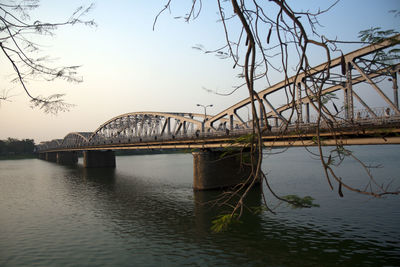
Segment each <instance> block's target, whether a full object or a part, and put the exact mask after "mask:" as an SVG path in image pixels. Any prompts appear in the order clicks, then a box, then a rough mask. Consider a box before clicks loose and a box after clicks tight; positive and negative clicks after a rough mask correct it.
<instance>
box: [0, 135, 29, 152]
mask: <svg viewBox="0 0 400 267" xmlns="http://www.w3.org/2000/svg"><path fill="white" fill-rule="evenodd" d="M34 149H35V142H34V141H33V139H23V140H19V139H15V138H8V139H7V140H0V155H2V156H7V155H23V154H25V155H26V154H33V152H34Z"/></svg>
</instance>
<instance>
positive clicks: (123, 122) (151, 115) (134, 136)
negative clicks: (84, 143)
mask: <svg viewBox="0 0 400 267" xmlns="http://www.w3.org/2000/svg"><path fill="white" fill-rule="evenodd" d="M196 118H200V119H201V120H199V119H196ZM202 120H204V115H201V114H197V113H172V112H171V113H169V112H131V113H125V114H122V115H119V116H116V117H114V118H112V119H110V120H108V121H106V122H105V123H103V124H102V125H100V126H99V127H98V128H97V129H96V130H95V131H94V132H93V133H92V135H91V136H90V137H89V144H91V145H97V144H106V143H115V142H119V143H121V142H138V141H139V142H140V141H144V140H160V139H173V138H175V137H179V136H187V135H195V134H196V133H199V132H200V131H201V130H202V125H203V121H202Z"/></svg>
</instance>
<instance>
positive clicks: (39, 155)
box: [38, 153, 46, 160]
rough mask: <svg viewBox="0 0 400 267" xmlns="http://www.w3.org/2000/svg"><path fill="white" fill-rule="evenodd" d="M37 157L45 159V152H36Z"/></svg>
mask: <svg viewBox="0 0 400 267" xmlns="http://www.w3.org/2000/svg"><path fill="white" fill-rule="evenodd" d="M38 158H39V159H42V160H46V153H38Z"/></svg>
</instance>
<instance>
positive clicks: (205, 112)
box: [197, 104, 213, 121]
mask: <svg viewBox="0 0 400 267" xmlns="http://www.w3.org/2000/svg"><path fill="white" fill-rule="evenodd" d="M197 106H198V107H203V108H204V121H206V120H207V108H208V107H210V108H211V107H212V106H213V104H210V105H202V104H197Z"/></svg>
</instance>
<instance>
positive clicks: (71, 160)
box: [57, 151, 78, 165]
mask: <svg viewBox="0 0 400 267" xmlns="http://www.w3.org/2000/svg"><path fill="white" fill-rule="evenodd" d="M57 163H59V164H63V165H74V164H76V163H78V153H77V152H75V151H60V152H57Z"/></svg>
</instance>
